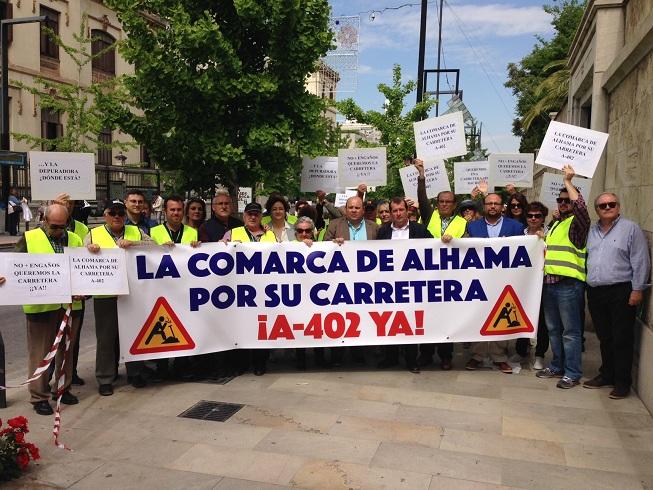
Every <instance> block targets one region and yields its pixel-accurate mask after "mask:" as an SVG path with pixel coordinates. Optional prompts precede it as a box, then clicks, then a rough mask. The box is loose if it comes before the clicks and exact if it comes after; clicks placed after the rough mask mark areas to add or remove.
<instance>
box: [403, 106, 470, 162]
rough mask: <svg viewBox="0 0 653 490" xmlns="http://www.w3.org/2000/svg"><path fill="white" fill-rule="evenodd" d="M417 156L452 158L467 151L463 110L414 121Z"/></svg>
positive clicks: (424, 157)
mask: <svg viewBox="0 0 653 490" xmlns="http://www.w3.org/2000/svg"><path fill="white" fill-rule="evenodd" d="M413 129H414V131H415V147H416V148H417V156H418V158H421V159H422V160H424V159H426V158H429V157H438V158H443V159H444V158H450V157H457V156H460V155H464V154H465V153H467V143H466V141H465V122H464V120H463V113H462V112H454V113H452V114H446V115H444V116H440V117H432V118H430V119H425V120H423V121H419V122H416V123H413Z"/></svg>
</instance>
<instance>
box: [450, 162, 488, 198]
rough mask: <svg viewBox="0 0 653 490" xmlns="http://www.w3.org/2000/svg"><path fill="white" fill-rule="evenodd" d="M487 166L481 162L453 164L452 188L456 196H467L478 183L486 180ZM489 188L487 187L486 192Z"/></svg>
mask: <svg viewBox="0 0 653 490" xmlns="http://www.w3.org/2000/svg"><path fill="white" fill-rule="evenodd" d="M488 169H489V164H488V162H487V161H481V162H455V163H454V164H453V182H454V184H453V186H454V189H455V191H454V192H455V193H456V194H469V193H471V192H472V190H474V187H476V186H477V185H478V184H479V182H481V181H482V180H485V181H487V180H488V171H489V170H488ZM490 189H491V188H489V187H488V190H490Z"/></svg>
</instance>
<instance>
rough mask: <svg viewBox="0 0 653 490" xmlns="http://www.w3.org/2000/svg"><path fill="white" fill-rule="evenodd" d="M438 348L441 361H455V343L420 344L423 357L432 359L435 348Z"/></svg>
mask: <svg viewBox="0 0 653 490" xmlns="http://www.w3.org/2000/svg"><path fill="white" fill-rule="evenodd" d="M436 346H437V348H438V357H439V358H440V360H441V361H444V360H448V361H451V359H453V343H452V342H446V343H444V344H420V346H419V353H420V356H421V357H425V358H429V359H430V358H432V357H433V354H435V347H436Z"/></svg>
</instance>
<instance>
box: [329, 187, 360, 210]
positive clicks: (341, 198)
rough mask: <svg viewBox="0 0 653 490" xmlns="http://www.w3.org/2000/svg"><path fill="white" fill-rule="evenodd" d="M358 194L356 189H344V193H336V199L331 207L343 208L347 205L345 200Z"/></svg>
mask: <svg viewBox="0 0 653 490" xmlns="http://www.w3.org/2000/svg"><path fill="white" fill-rule="evenodd" d="M357 194H358V189H356V188H350V189H345V192H338V193H337V194H336V198H335V200H334V203H333V205H334V206H335V207H337V208H339V207H341V206H344V205H345V204H347V199H349V198H350V197H354V196H356V195H357Z"/></svg>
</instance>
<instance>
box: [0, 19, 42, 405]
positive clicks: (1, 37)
mask: <svg viewBox="0 0 653 490" xmlns="http://www.w3.org/2000/svg"><path fill="white" fill-rule="evenodd" d="M46 20H47V17H46V16H45V15H39V16H37V17H22V18H19V19H5V20H2V21H0V42H1V43H2V45H1V46H0V48H1V49H2V98H1V99H0V112H1V113H2V117H0V150H5V151H8V150H9V27H10V26H12V25H14V24H29V23H32V22H45V21H46ZM0 167H2V195H3V196H4V198H5V229H7V228H8V227H9V213H8V212H7V211H8V210H9V166H7V165H0ZM6 385H7V382H6V372H5V343H4V341H3V340H2V333H1V332H0V386H6ZM6 407H7V392H6V391H5V390H0V408H6Z"/></svg>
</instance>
